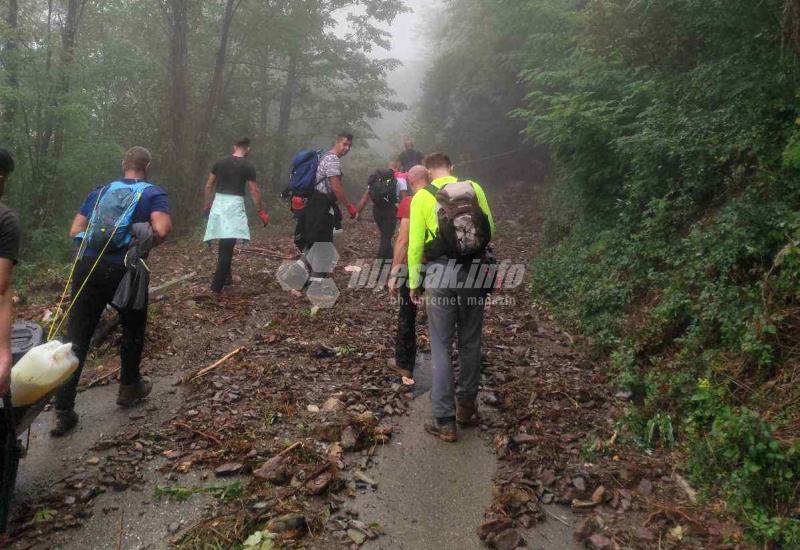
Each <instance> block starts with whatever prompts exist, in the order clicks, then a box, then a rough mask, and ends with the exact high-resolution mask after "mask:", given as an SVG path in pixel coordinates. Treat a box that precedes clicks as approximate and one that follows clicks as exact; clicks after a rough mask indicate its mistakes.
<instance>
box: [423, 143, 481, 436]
mask: <svg viewBox="0 0 800 550" xmlns="http://www.w3.org/2000/svg"><path fill="white" fill-rule="evenodd" d="M425 167H426V168H427V169H428V171H429V173H430V177H431V179H432V181H431V184H430V186H428V187H427V188H426V189H424V190H421V191H419V192H418V193H416V194H415V195H414V199H413V200H412V201H411V217H410V226H409V242H408V269H409V287H410V289H411V299H412V300H413V301H414V303H416V304H421V303H422V292H423V290H422V287H423V271H425V272H426V274H425V277H424V292H425V305H426V310H427V313H428V330H429V333H430V334H429V336H430V342H431V356H432V361H433V385H432V389H431V400H432V404H433V421H432V422H431V423H429V424H426V425H425V428H426V430H427V431H428V432H430V433H431V434H433V435H435V436H436V437H438V438H439V439H441V440H443V441H448V442H453V441H456V440H457V432H456V421H458V423H459V424H462V425H474V424H475V423H477V420H478V409H477V403H476V399H477V395H478V384H479V382H480V363H481V333H482V331H483V310H484V298H485V296H486V290H485V289H484V288H483V285H482V284H473V283H474V270H472V269H470V265H469V264H473V263H475V262H480V260H481V258H480V257H470V258H469V259H468V260H466V261H465V259H464V258H463V257H459V255H458V254H456V253H454V252H447V249H442V248H441V247H439V246H433V244H434V242H435V241H437V240H438V239H439V212H438V210H439V208H440V207H439V206H438V202H437V198H436V193H438V191H439V190H441V189H443V188H445V187H446V186H447V185H451V184H455V183H457V182H458V181H459V180H458V178H456V177H455V176H453V165H452V162H451V161H450V159H449V158H448V156H447V155H445V154H443V153H434V154H431V155H429V156H428V157H426V158H425ZM468 183H469V184H470V185H471V187H472V189H473V190H474V195H475V198H476V199H477V204H478V206H479V208H480V211H481V212H482V213H483V215H484V216H485V222H486V225H487V231H488V233H489V234H488V235H486V236H485V237H486V239H487V242H488V239H489V238H491V236H492V235H493V234H494V231H495V226H494V220H493V218H492V212H491V210H490V209H489V203H488V202H487V200H486V194H485V193H484V191H483V189H482V188H481V186H480V185H478V184H477V183H475V182H468ZM478 256H480V255H478ZM434 274H435V276H434ZM470 277H472V281H471V279H470ZM456 334H457V335H458V351H459V363H460V367H461V369H460V375H459V391H458V400H457V402H456V399H455V388H454V380H453V368H452V362H451V360H450V351H451V346H452V342H453V337H454V336H456Z"/></svg>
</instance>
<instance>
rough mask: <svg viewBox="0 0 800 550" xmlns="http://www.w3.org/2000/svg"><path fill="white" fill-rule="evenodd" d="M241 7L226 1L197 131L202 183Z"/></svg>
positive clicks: (198, 176)
mask: <svg viewBox="0 0 800 550" xmlns="http://www.w3.org/2000/svg"><path fill="white" fill-rule="evenodd" d="M238 6H239V0H226V2H225V12H224V14H223V15H222V21H221V25H220V33H219V48H218V49H217V56H216V60H215V62H214V74H213V76H212V77H211V85H210V87H209V90H208V100H207V101H206V104H205V108H204V109H203V112H202V113H201V117H200V126H199V128H198V131H197V151H196V154H195V163H194V167H195V180H198V181H201V180H202V179H203V176H204V175H205V174H206V173H207V171H208V169H209V167H208V166H207V164H208V163H207V162H206V161H207V158H206V157H207V153H208V142H209V138H210V135H211V131H212V129H213V128H212V127H213V122H214V121H215V120H216V118H217V110H218V109H219V107H220V105H221V103H222V95H223V91H224V89H225V82H224V80H225V61H226V58H227V55H228V40H229V38H230V30H231V22H232V21H233V16H234V15H235V13H236V8H237V7H238Z"/></svg>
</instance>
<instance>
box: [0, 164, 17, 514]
mask: <svg viewBox="0 0 800 550" xmlns="http://www.w3.org/2000/svg"><path fill="white" fill-rule="evenodd" d="M13 171H14V159H13V158H12V157H11V154H10V153H9V152H8V151H6V150H5V149H0V196H2V195H3V193H4V191H5V185H6V181H7V179H8V177H9V176H10V175H11V173H12V172H13ZM19 233H20V229H19V218H18V217H17V215H16V214H15V213H14V212H13V211H12V210H11V209H10V208H8V207H7V206H5V205H3V204H0V398H2V397H3V396H5V395H6V393H8V390H9V388H10V387H11V363H12V359H11V325H12V324H13V310H14V307H13V304H12V302H11V295H12V291H11V272H12V270H13V269H14V265H15V264H16V263H17V260H18V259H19ZM0 528H2V526H0Z"/></svg>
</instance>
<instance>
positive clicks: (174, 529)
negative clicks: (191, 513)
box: [167, 521, 181, 535]
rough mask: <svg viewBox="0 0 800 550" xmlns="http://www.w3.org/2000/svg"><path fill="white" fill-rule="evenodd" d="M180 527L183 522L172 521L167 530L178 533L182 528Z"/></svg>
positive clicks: (172, 533)
mask: <svg viewBox="0 0 800 550" xmlns="http://www.w3.org/2000/svg"><path fill="white" fill-rule="evenodd" d="M180 528H181V524H180V523H179V522H177V521H176V522H174V523H170V524H169V525H168V526H167V531H169V533H170V534H171V535H174V534H175V533H177V532H178V531H179V530H180Z"/></svg>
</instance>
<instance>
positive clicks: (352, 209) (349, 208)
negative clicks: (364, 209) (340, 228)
mask: <svg viewBox="0 0 800 550" xmlns="http://www.w3.org/2000/svg"><path fill="white" fill-rule="evenodd" d="M347 211H348V212H349V213H350V219H353V218H355V217H356V216H358V210H356V207H355V206H353V205H352V204H348V205H347Z"/></svg>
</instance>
